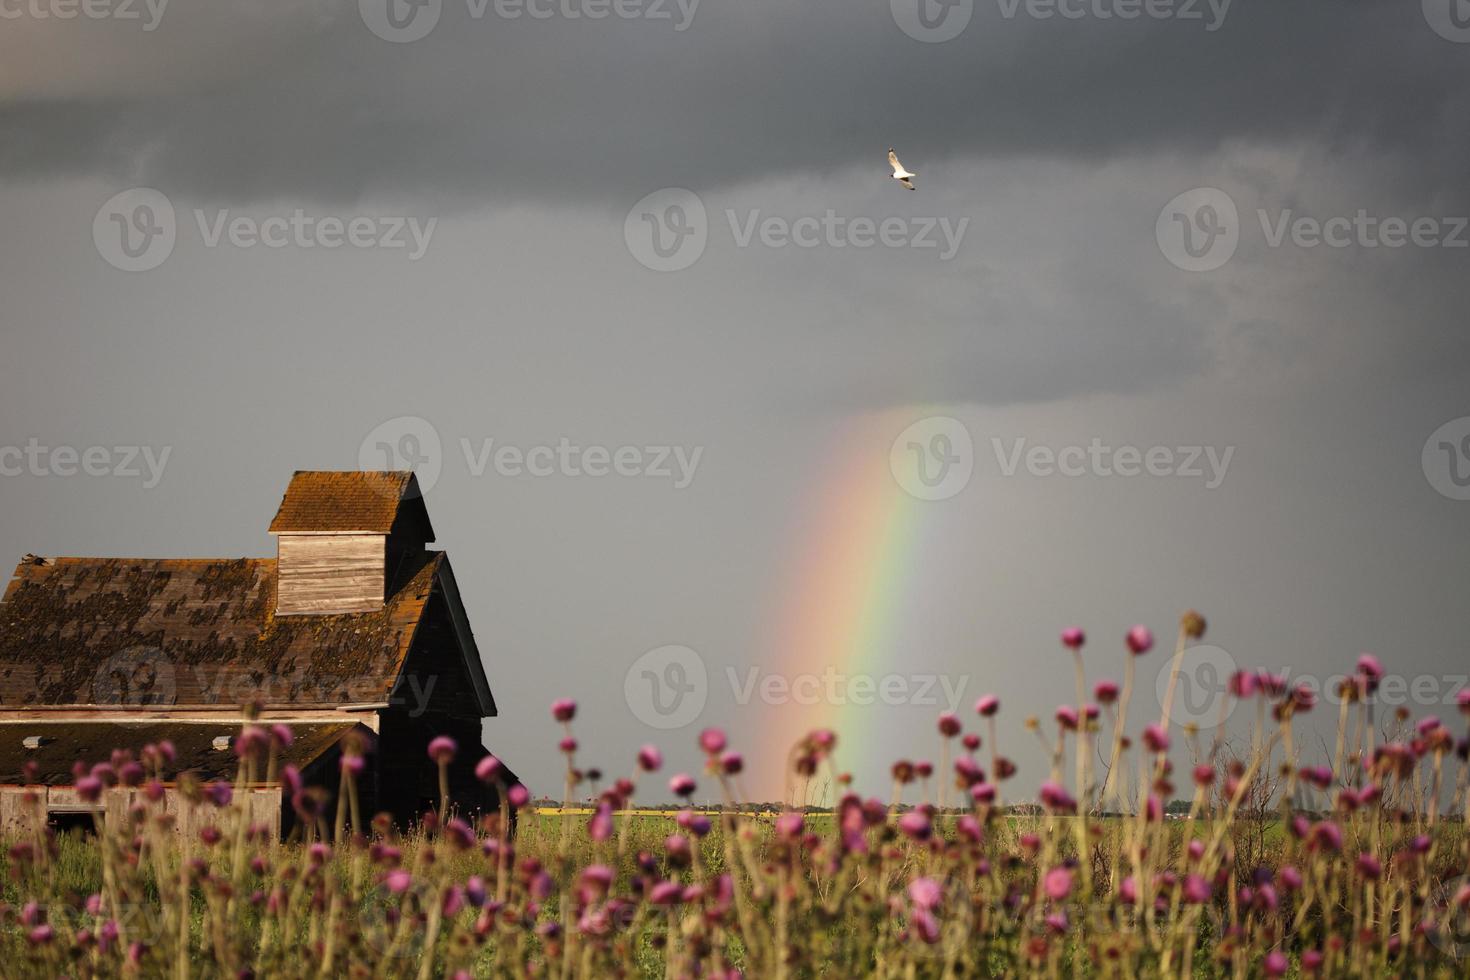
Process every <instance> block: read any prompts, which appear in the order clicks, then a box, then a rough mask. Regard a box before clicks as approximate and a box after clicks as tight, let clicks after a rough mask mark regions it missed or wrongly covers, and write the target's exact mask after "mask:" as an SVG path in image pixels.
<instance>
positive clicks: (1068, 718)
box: [1057, 704, 1077, 732]
mask: <svg viewBox="0 0 1470 980" xmlns="http://www.w3.org/2000/svg"><path fill="white" fill-rule="evenodd" d="M1057 724H1058V725H1061V726H1062V728H1064V729H1066V730H1067V731H1069V732H1075V731H1076V730H1077V709H1076V708H1074V707H1072V706H1071V705H1070V704H1064V705H1060V706H1058V708H1057Z"/></svg>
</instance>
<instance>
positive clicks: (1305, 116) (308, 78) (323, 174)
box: [0, 0, 1470, 203]
mask: <svg viewBox="0 0 1470 980" xmlns="http://www.w3.org/2000/svg"><path fill="white" fill-rule="evenodd" d="M1097 2H1102V3H1103V4H1104V6H1107V0H1088V3H1089V4H1094V3H1097ZM666 9H667V10H668V11H669V12H670V13H671V19H669V20H650V19H646V18H639V19H619V18H616V17H611V18H608V19H605V20H599V21H588V20H585V19H584V20H575V21H573V20H567V19H565V18H562V17H559V16H558V17H555V18H552V19H550V20H544V21H536V20H531V19H529V18H527V17H521V18H520V19H517V20H506V19H503V18H500V17H497V16H496V14H495V5H494V3H493V2H492V3H491V4H490V6H489V7H488V8H487V9H486V11H485V13H484V16H483V17H480V18H474V17H471V16H470V15H469V13H468V10H469V8H468V6H467V0H445V2H444V10H443V15H442V18H441V20H440V21H439V23H438V24H437V26H436V27H435V29H434V30H433V31H432V32H431V33H430V34H429V35H428V36H427V37H426V38H424V39H423V40H420V41H417V42H414V43H409V44H394V43H389V42H386V41H383V40H381V39H379V38H378V37H376V36H374V35H373V34H372V33H371V32H370V31H368V30H367V29H366V27H365V26H364V23H363V21H362V18H361V17H360V16H359V13H358V8H357V5H356V4H355V3H353V4H348V3H334V4H331V5H329V6H326V7H323V8H320V9H316V8H312V11H311V12H312V16H309V17H308V16H303V15H302V13H301V11H300V10H299V9H296V8H293V10H292V11H291V12H290V13H289V14H287V13H282V14H281V19H282V22H283V24H284V25H285V26H284V27H282V28H279V29H276V30H264V29H259V28H257V29H256V30H255V31H253V32H252V33H250V34H248V35H247V36H245V37H243V38H241V39H239V40H238V41H233V40H232V39H231V38H230V37H220V36H219V34H218V31H219V29H220V28H219V25H218V24H217V23H215V22H212V21H209V20H207V19H205V18H203V17H202V16H201V14H200V12H199V11H197V10H195V9H193V8H192V7H191V6H189V5H188V4H186V3H185V0H175V3H174V4H173V5H172V6H171V7H170V8H169V9H168V11H167V14H166V16H165V18H164V20H163V22H162V23H161V24H160V26H159V28H158V30H157V31H156V32H154V33H152V34H147V35H144V34H141V33H139V32H136V31H122V30H112V31H109V32H108V33H106V34H100V35H99V34H98V33H97V32H96V31H95V30H94V31H93V32H92V34H90V35H89V36H88V40H89V41H90V42H91V44H92V45H94V47H90V48H89V49H88V52H89V53H88V57H89V59H92V58H97V57H98V55H97V52H99V51H101V52H105V53H106V54H107V55H109V56H110V57H111V59H112V60H114V61H116V62H117V63H118V64H120V65H127V66H128V67H127V70H126V84H122V83H121V81H120V80H119V82H118V83H117V84H111V83H110V82H109V79H108V78H107V77H106V75H105V73H104V74H103V75H102V76H100V77H99V78H97V79H95V80H94V81H93V83H92V84H91V85H90V86H87V87H85V90H81V91H78V90H76V86H72V87H70V89H68V87H66V86H61V87H60V94H58V92H57V91H56V90H54V89H53V88H52V87H48V86H45V85H40V84H28V79H27V78H26V77H25V76H24V75H20V77H18V79H17V80H8V79H7V84H6V85H5V86H4V87H3V88H0V92H3V93H4V95H5V96H6V100H5V101H4V102H3V103H0V168H3V173H4V175H5V176H7V177H10V178H21V177H36V176H42V175H46V176H51V175H56V174H57V173H72V174H85V175H103V176H106V177H108V178H110V179H116V180H125V181H128V182H131V183H147V184H154V185H157V186H160V187H164V188H167V189H169V190H170V191H171V192H172V191H180V192H185V193H195V194H198V195H202V196H206V197H209V198H211V199H217V200H226V199H228V200H240V199H257V198H264V197H270V196H275V195H281V196H288V197H293V198H299V197H302V196H306V197H314V198H318V199H339V200H340V199H353V198H356V197H359V196H361V195H364V194H369V193H388V194H394V193H400V192H401V193H407V194H413V193H419V192H427V191H432V192H433V193H435V194H438V195H451V196H459V195H463V196H466V197H469V198H474V199H491V200H524V199H526V198H528V197H539V198H542V199H547V200H555V201H559V202H560V201H566V200H568V199H569V198H570V199H576V198H583V199H586V198H604V199H608V200H611V201H613V202H615V203H621V202H623V201H624V200H625V199H626V198H627V195H628V194H634V192H637V193H636V194H634V197H635V198H636V196H637V195H638V194H641V193H643V192H644V191H646V189H648V188H652V187H658V186H667V185H677V184H683V185H687V186H691V187H695V188H697V189H700V190H703V189H707V188H711V187H718V186H722V185H728V184H732V183H738V182H742V181H747V180H752V179H759V178H765V177H771V176H779V175H784V174H791V173H803V172H830V171H832V170H834V169H837V168H841V167H847V166H853V165H854V164H856V163H859V162H862V161H867V160H874V161H875V164H874V166H875V168H876V169H880V170H881V169H882V166H883V161H882V153H883V150H884V148H885V147H886V146H888V145H889V144H894V145H899V146H902V147H904V148H905V149H906V152H908V153H910V154H911V156H912V158H913V159H915V160H918V161H922V163H921V164H920V166H921V167H923V168H927V167H932V166H933V163H934V161H936V160H941V159H945V158H954V157H971V156H978V157H983V158H998V157H1005V156H1016V155H1022V156H1025V155H1037V156H1055V157H1063V158H1070V159H1081V160H1092V159H1099V158H1105V157H1108V156H1111V155H1118V154H1129V153H1138V152H1157V151H1160V150H1163V151H1171V150H1177V151H1179V152H1185V153H1189V152H1201V151H1204V152H1208V151H1210V150H1211V149H1212V148H1214V147H1218V146H1220V145H1221V144H1222V143H1224V142H1225V141H1229V140H1243V141H1248V142H1255V141H1259V142H1264V143H1276V142H1282V141H1289V142H1309V143H1313V144H1316V145H1320V146H1323V147H1327V148H1330V149H1332V150H1334V151H1336V152H1341V153H1344V154H1352V153H1359V152H1369V153H1375V154H1384V153H1387V154H1390V155H1392V154H1394V153H1398V154H1401V156H1400V157H1398V158H1396V160H1395V163H1394V165H1395V166H1399V167H1402V168H1404V170H1405V172H1407V173H1412V174H1414V175H1415V179H1416V181H1418V182H1419V183H1420V186H1422V187H1423V189H1424V190H1425V191H1426V192H1432V191H1434V190H1435V189H1444V188H1457V187H1458V186H1459V185H1460V184H1463V175H1462V170H1463V160H1464V158H1465V156H1466V153H1467V150H1470V136H1467V130H1466V128H1465V127H1464V126H1463V124H1462V123H1463V120H1464V119H1465V118H1467V116H1470V87H1467V86H1466V85H1465V84H1464V82H1465V80H1466V78H1467V77H1470V45H1463V44H1454V43H1451V42H1449V41H1447V40H1445V39H1444V38H1441V37H1440V36H1438V35H1437V34H1435V33H1434V32H1433V31H1432V30H1431V29H1430V28H1429V26H1428V24H1427V23H1426V21H1425V19H1424V17H1423V16H1422V15H1421V12H1420V10H1419V5H1418V4H1417V3H1412V4H1411V3H1369V2H1342V0H1337V2H1329V0H1314V2H1293V3H1290V4H1284V3H1263V2H1249V0H1236V2H1235V3H1233V4H1230V5H1229V6H1228V7H1226V8H1222V9H1224V11H1225V13H1224V17H1223V19H1222V20H1221V22H1220V24H1219V25H1218V28H1217V29H1216V30H1213V31H1211V30H1208V29H1207V26H1208V23H1207V22H1208V20H1209V19H1210V18H1212V17H1214V16H1215V15H1214V14H1211V13H1209V11H1208V8H1207V7H1206V6H1205V5H1204V4H1200V5H1199V6H1198V9H1200V10H1202V11H1204V15H1205V18H1206V20H1205V21H1199V20H1196V21H1180V20H1177V19H1165V20H1151V19H1148V18H1142V19H1137V20H1127V21H1124V20H1118V19H1099V18H1098V17H1097V16H1095V15H1093V14H1089V15H1087V16H1084V17H1083V18H1081V19H1077V20H1069V19H1063V18H1061V17H1053V18H1050V19H1046V20H1038V19H1035V18H1033V17H1029V16H1027V14H1026V9H1027V8H1026V5H1025V4H1024V3H1022V5H1021V6H1020V7H1019V8H1015V7H1013V5H1011V4H1010V3H1009V2H1008V0H1004V2H1003V0H978V2H977V3H976V8H975V13H974V17H973V19H972V21H971V22H970V24H969V26H968V27H967V28H966V30H965V31H964V32H963V33H962V34H961V35H960V36H959V37H958V38H956V39H954V40H952V41H949V42H947V43H942V44H927V43H919V42H918V41H915V40H913V39H911V38H910V37H908V36H907V35H905V34H904V33H903V32H902V31H901V30H900V29H899V28H898V26H897V25H896V24H895V19H894V17H893V15H892V14H891V12H890V9H889V7H888V4H886V3H868V4H864V5H859V4H854V3H851V2H846V0H823V2H807V3H800V4H786V3H780V4H778V3H774V2H765V3H737V2H732V0H704V2H703V3H700V4H699V5H698V6H697V7H694V8H693V17H692V20H691V21H690V22H689V24H688V26H687V29H685V30H683V31H677V30H675V26H676V24H677V22H678V21H679V20H680V18H681V17H683V16H684V15H683V14H681V13H680V10H679V8H678V7H677V5H675V4H674V3H672V2H671V3H669V4H667V5H666ZM686 9H687V8H686ZM1008 9H1010V10H1015V13H1014V14H1013V15H1012V16H1006V14H1005V13H1004V11H1006V10H1008ZM1087 9H1091V8H1090V7H1089V8H1087ZM256 16H257V18H260V17H269V16H270V15H269V14H257V15H256ZM110 26H115V25H110ZM67 41H68V38H67V37H66V32H65V31H53V32H52V33H51V34H50V35H49V36H48V38H47V41H46V43H48V44H56V45H57V46H58V47H57V55H58V57H59V56H61V55H62V54H63V53H64V52H65V51H66V47H65V45H66V43H67ZM216 48H217V49H218V50H219V52H220V54H219V63H218V64H216V62H214V61H212V60H211V59H209V58H201V57H200V55H199V52H200V51H201V50H204V51H211V50H214V49H216ZM235 48H238V49H239V50H234V49H235ZM227 52H228V53H227ZM130 58H131V59H132V60H131V61H130V60H129V59H130ZM99 60H102V61H104V62H106V61H107V60H108V59H106V58H101V59H99ZM179 62H187V67H186V68H182V69H181V68H180V67H179V65H178V64H177V63H179ZM149 76H154V84H148V78H149ZM130 93H131V94H130Z"/></svg>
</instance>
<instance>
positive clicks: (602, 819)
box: [587, 803, 613, 842]
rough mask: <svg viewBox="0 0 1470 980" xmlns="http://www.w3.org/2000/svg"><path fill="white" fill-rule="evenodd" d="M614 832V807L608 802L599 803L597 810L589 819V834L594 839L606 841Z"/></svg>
mask: <svg viewBox="0 0 1470 980" xmlns="http://www.w3.org/2000/svg"><path fill="white" fill-rule="evenodd" d="M612 834H613V816H612V807H611V806H609V805H608V804H606V803H599V804H597V810H596V812H595V813H593V814H592V819H591V820H589V821H587V836H588V837H590V838H592V839H593V840H594V841H598V842H601V841H605V840H608V839H609V838H611V837H612Z"/></svg>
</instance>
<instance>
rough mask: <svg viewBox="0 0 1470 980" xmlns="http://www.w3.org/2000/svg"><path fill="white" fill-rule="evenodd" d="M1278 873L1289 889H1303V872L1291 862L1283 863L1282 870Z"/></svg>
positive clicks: (1282, 882)
mask: <svg viewBox="0 0 1470 980" xmlns="http://www.w3.org/2000/svg"><path fill="white" fill-rule="evenodd" d="M1278 874H1279V875H1280V877H1281V884H1282V885H1283V886H1284V887H1285V888H1286V890H1287V891H1289V892H1296V891H1301V888H1302V873H1301V872H1300V871H1298V870H1297V869H1296V868H1295V867H1293V866H1292V865H1290V864H1286V865H1282V867H1281V870H1280V871H1279V872H1278Z"/></svg>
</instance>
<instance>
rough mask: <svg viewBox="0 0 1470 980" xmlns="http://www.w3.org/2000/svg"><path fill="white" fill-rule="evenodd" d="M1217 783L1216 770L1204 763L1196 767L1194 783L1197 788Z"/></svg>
mask: <svg viewBox="0 0 1470 980" xmlns="http://www.w3.org/2000/svg"><path fill="white" fill-rule="evenodd" d="M1214 781H1215V770H1214V768H1213V767H1211V766H1207V765H1205V764H1204V763H1200V764H1199V765H1197V766H1195V767H1194V783H1195V785H1196V786H1209V785H1210V784H1211V783H1213V782H1214Z"/></svg>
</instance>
